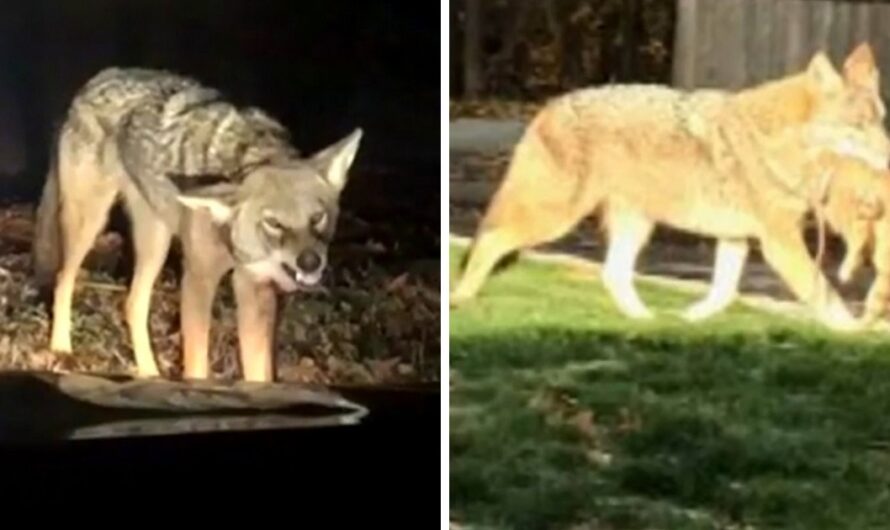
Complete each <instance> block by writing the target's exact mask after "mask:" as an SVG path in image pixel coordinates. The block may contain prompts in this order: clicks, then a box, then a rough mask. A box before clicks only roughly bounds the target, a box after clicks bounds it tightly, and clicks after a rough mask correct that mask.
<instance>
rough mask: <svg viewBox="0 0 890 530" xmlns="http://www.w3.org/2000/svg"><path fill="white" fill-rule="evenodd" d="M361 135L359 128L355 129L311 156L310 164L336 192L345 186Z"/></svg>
mask: <svg viewBox="0 0 890 530" xmlns="http://www.w3.org/2000/svg"><path fill="white" fill-rule="evenodd" d="M362 134H363V132H362V130H361V128H357V129H356V130H354V131H352V133H350V135H349V136H347V137H346V138H343V139H342V140H340V141H339V142H337V143H335V144H333V145H331V146H329V147H326V148H324V149H322V150H321V151H319V152H317V153H315V154H314V155H312V158H311V162H312V164H314V165H315V167H317V168H318V169H319V171H321V174H322V176H323V177H324V178H325V180H327V181H328V182H329V183H330V184H331V185H332V186H333V187H334V188H335V189H336V190H337V191H340V190H342V189H343V187H344V186H345V185H346V179H347V176H348V173H349V168H350V166H352V161H353V160H355V154H356V152H358V144H359V141H360V140H361V138H362Z"/></svg>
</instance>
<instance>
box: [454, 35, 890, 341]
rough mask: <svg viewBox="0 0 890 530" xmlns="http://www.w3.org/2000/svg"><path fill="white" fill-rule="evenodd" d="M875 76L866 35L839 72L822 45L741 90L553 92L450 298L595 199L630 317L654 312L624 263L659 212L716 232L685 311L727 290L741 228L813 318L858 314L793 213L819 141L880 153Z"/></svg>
mask: <svg viewBox="0 0 890 530" xmlns="http://www.w3.org/2000/svg"><path fill="white" fill-rule="evenodd" d="M878 84H879V73H878V70H877V67H876V66H875V61H874V56H873V54H872V51H871V48H870V47H869V46H868V45H867V44H862V45H860V46H858V47H857V48H856V49H855V50H854V51H853V52H852V53H851V54H850V55H849V57H847V59H846V61H845V64H844V72H843V75H841V74H840V73H838V71H837V70H836V69H835V68H834V66H833V65H832V64H831V62H830V61H829V60H828V58H827V57H826V56H825V55H824V54H823V53H817V54H815V55H814V56H813V58H812V59H811V60H810V62H809V64H808V66H807V68H806V69H805V70H804V71H802V72H799V73H796V74H794V75H791V76H788V77H786V78H784V79H780V80H775V81H771V82H767V83H764V84H762V85H759V86H756V87H752V88H749V89H747V90H741V91H739V92H736V93H730V92H726V91H718V90H699V91H692V92H685V91H680V90H673V89H670V88H668V87H661V86H614V87H607V88H594V89H585V90H578V91H575V92H572V93H569V94H566V95H563V96H561V97H558V98H556V99H554V100H553V101H550V102H549V103H548V104H547V105H546V106H545V107H544V109H543V110H541V111H540V112H539V113H538V115H537V116H536V117H535V118H534V119H533V120H532V122H531V124H530V125H529V126H528V129H527V130H526V132H525V133H524V135H523V137H522V139H521V140H520V142H519V143H518V145H517V146H516V148H515V150H514V153H513V158H512V160H511V162H510V166H509V168H508V170H507V175H506V177H505V179H504V181H503V182H502V184H501V186H500V187H499V189H498V190H497V192H496V193H495V195H494V197H493V199H492V201H491V204H490V205H489V207H488V209H487V211H486V213H485V216H484V218H483V220H482V223H481V225H480V227H479V229H478V232H477V234H476V236H475V238H474V241H473V245H472V246H471V249H470V252H469V255H468V259H467V261H466V266H465V267H464V268H463V271H462V276H461V277H460V279H459V282H458V284H457V286H456V288H455V289H454V291H453V293H452V296H451V303H452V305H457V304H460V303H461V302H464V301H466V300H469V299H471V298H473V297H474V296H475V295H476V293H477V292H478V290H479V289H480V288H481V286H482V285H483V283H484V281H485V279H486V278H487V276H488V275H489V273H490V272H491V270H492V268H493V266H494V265H495V264H496V263H497V262H498V261H499V260H500V259H501V258H502V257H503V256H505V255H506V254H508V253H511V252H513V251H515V250H517V249H520V248H523V247H529V246H534V245H538V244H542V243H545V242H547V241H551V240H553V239H556V238H558V237H561V236H562V235H563V234H565V233H566V232H568V231H569V230H570V229H572V228H573V227H574V226H575V225H576V224H577V223H578V222H579V221H580V220H581V219H582V218H584V217H586V216H589V215H593V214H595V213H598V212H599V213H602V218H603V223H604V225H605V228H606V231H607V233H608V236H609V246H608V250H607V252H606V258H605V265H604V268H603V282H604V283H605V286H606V289H607V291H608V292H609V294H610V296H611V297H612V299H613V300H614V302H615V303H616V305H617V306H618V308H619V309H620V311H621V312H622V313H624V314H625V315H627V316H629V317H634V318H649V317H651V312H650V311H649V309H648V308H647V307H646V306H645V305H644V304H643V302H642V300H641V299H640V297H639V295H638V294H637V292H636V290H635V288H634V285H633V272H634V267H635V264H636V260H637V256H638V254H639V252H640V251H641V250H642V248H643V247H644V246H645V244H646V242H647V240H648V238H649V236H650V234H651V232H652V230H653V227H654V226H655V224H656V223H663V224H665V225H669V226H672V227H674V228H676V229H680V230H685V231H688V232H691V233H696V234H700V235H704V236H710V237H715V238H716V239H717V241H718V244H717V251H716V261H715V267H714V276H713V283H712V286H711V290H710V292H709V293H708V294H707V295H706V296H705V298H704V299H702V300H701V301H699V302H698V303H696V304H695V305H693V306H691V307H690V308H689V309H688V310H687V311H686V313H685V315H684V316H685V317H686V318H687V319H689V320H699V319H703V318H707V317H709V316H711V315H713V314H715V313H717V312H719V311H722V310H723V309H724V308H726V307H727V306H728V305H729V304H730V303H731V301H732V300H733V299H734V297H735V295H736V293H737V284H738V280H739V277H740V275H741V272H742V268H743V265H744V262H745V260H746V257H747V254H748V245H749V243H748V240H749V239H751V238H756V239H757V240H759V241H760V243H761V246H762V250H763V253H764V256H765V258H766V260H767V262H768V263H769V264H770V265H771V266H772V267H773V268H774V269H775V270H776V272H777V273H778V274H779V275H780V276H781V277H782V279H783V280H784V281H785V282H786V283H787V284H788V285H789V287H790V288H791V290H792V291H793V292H794V294H795V295H796V296H797V297H798V298H799V299H801V300H802V301H804V302H805V303H807V304H808V305H809V306H810V307H811V308H812V309H813V310H815V312H816V314H817V316H818V318H819V319H820V320H821V321H823V322H824V323H826V324H827V325H829V326H831V327H835V328H838V329H851V328H856V327H858V326H859V324H860V323H859V322H857V321H856V320H855V319H854V318H853V316H852V315H851V314H850V312H849V311H848V309H847V307H846V306H845V304H844V303H843V300H842V299H841V298H840V296H839V295H838V294H836V292H835V291H834V290H833V289H832V287H831V286H830V284H828V282H827V279H826V278H825V277H824V276H823V275H822V273H821V271H820V270H819V268H818V266H817V265H816V264H815V263H814V260H813V259H812V258H811V257H810V255H809V253H808V251H807V248H806V245H805V244H804V240H803V237H802V227H801V223H802V220H803V219H804V217H805V215H806V213H807V212H808V211H810V210H811V209H812V207H813V204H814V200H815V198H816V197H817V196H818V194H819V192H820V187H822V186H824V185H823V184H822V183H821V182H820V179H819V178H816V175H817V174H818V173H819V172H818V171H814V169H813V164H812V161H813V160H814V159H815V158H816V157H817V156H819V153H823V152H835V153H839V154H843V155H845V156H853V157H857V158H860V159H863V160H867V161H868V162H869V163H870V164H871V165H873V166H877V167H882V168H886V167H887V161H888V157H890V140H888V137H887V133H886V131H885V130H884V126H883V119H884V116H885V112H886V111H885V107H884V105H883V103H882V101H881V99H880V95H879V86H878Z"/></svg>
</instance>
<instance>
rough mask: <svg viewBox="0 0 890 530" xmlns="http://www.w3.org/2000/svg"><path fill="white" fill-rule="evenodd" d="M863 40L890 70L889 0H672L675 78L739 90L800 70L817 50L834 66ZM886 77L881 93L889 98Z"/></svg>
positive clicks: (684, 84) (691, 84) (693, 84)
mask: <svg viewBox="0 0 890 530" xmlns="http://www.w3.org/2000/svg"><path fill="white" fill-rule="evenodd" d="M862 41H868V42H870V43H871V44H872V46H873V47H874V50H875V53H876V55H877V59H878V62H879V63H880V67H881V71H882V72H890V3H884V2H867V1H850V0H677V26H676V34H675V42H674V64H673V83H674V84H675V85H677V86H680V87H684V88H693V87H715V88H739V87H742V86H746V85H751V84H754V83H758V82H761V81H764V80H767V79H771V78H775V77H780V76H783V75H785V74H787V73H789V72H793V71H795V70H800V69H801V68H803V67H804V66H805V65H806V63H807V62H808V61H809V59H810V57H811V56H812V54H813V53H815V52H816V51H818V50H824V51H826V52H828V54H829V56H830V57H831V59H832V61H833V62H834V63H835V64H836V65H837V66H838V68H840V66H841V65H842V64H843V60H844V58H845V57H846V55H847V54H848V53H849V52H850V51H851V50H852V49H853V47H854V46H856V45H857V44H858V43H860V42H862ZM888 79H890V75H886V74H885V75H884V76H883V79H882V92H883V95H884V97H885V98H887V97H888V96H890V81H888Z"/></svg>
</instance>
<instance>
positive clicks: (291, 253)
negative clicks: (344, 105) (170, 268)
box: [179, 129, 362, 292]
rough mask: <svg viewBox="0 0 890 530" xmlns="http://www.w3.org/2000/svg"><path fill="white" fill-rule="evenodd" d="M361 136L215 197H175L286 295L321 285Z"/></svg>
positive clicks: (263, 170)
mask: <svg viewBox="0 0 890 530" xmlns="http://www.w3.org/2000/svg"><path fill="white" fill-rule="evenodd" d="M361 136H362V130H361V129H356V130H355V131H353V132H352V133H351V134H349V135H348V136H347V137H345V138H343V139H342V140H340V141H338V142H336V143H334V144H333V145H331V146H329V147H327V148H325V149H322V150H321V151H319V152H317V153H316V154H314V155H312V156H310V157H308V158H301V159H289V160H286V161H283V162H275V163H270V164H267V165H263V166H260V167H258V168H254V169H252V170H251V171H250V172H249V173H248V174H247V175H246V176H245V177H244V180H243V181H242V183H241V184H240V185H239V186H237V187H232V188H231V189H229V190H228V192H223V193H221V194H217V195H215V196H207V195H204V196H195V195H180V196H179V201H180V203H182V204H184V205H185V206H186V207H188V208H191V209H203V210H205V211H207V212H209V214H210V216H211V218H212V219H213V221H214V222H215V223H216V224H217V225H220V226H221V227H222V228H223V229H224V238H225V239H227V242H228V244H229V246H230V249H231V252H232V255H233V257H234V259H235V262H236V266H238V267H242V268H243V269H245V270H247V271H248V272H249V273H250V274H251V276H253V277H254V278H255V280H256V281H257V282H258V283H265V282H272V283H274V284H275V285H276V286H277V287H278V288H279V289H281V290H282V291H286V292H291V291H295V290H297V289H298V288H300V287H310V286H313V285H315V284H317V283H318V282H319V280H320V279H321V276H322V272H323V271H324V268H325V265H326V264H327V251H328V245H329V244H330V242H331V239H332V238H333V235H334V229H335V226H336V222H337V215H338V212H339V208H338V202H339V197H340V192H341V191H342V190H343V187H344V186H345V184H346V180H347V175H348V171H349V168H350V166H351V165H352V162H353V160H354V158H355V155H356V152H357V150H358V146H359V141H360V140H361Z"/></svg>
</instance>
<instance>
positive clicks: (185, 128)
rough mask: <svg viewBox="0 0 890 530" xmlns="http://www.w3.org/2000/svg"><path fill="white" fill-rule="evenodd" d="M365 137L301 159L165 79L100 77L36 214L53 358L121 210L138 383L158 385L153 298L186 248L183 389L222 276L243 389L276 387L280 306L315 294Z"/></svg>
mask: <svg viewBox="0 0 890 530" xmlns="http://www.w3.org/2000/svg"><path fill="white" fill-rule="evenodd" d="M361 136H362V130H361V129H360V128H356V129H355V130H354V131H353V132H352V133H351V134H349V135H348V136H346V137H345V138H343V139H342V140H340V141H338V142H336V143H334V144H332V145H330V146H329V147H327V148H325V149H322V150H321V151H319V152H317V153H315V154H314V155H312V156H309V157H303V156H302V155H301V153H300V152H299V151H298V150H297V149H296V148H295V147H293V146H292V145H291V142H290V140H289V135H288V132H287V131H286V129H285V128H284V127H283V126H282V125H281V124H279V123H278V122H277V121H275V120H274V119H273V118H271V117H270V116H268V115H267V114H265V113H264V112H262V111H260V110H258V109H255V108H237V107H235V106H233V105H232V104H231V103H229V102H228V101H227V100H226V99H225V98H224V97H223V96H222V95H221V94H220V93H219V92H218V91H216V90H214V89H211V88H208V87H206V86H203V85H202V84H200V83H199V82H198V81H196V80H194V79H191V78H188V77H184V76H181V75H178V74H175V73H172V72H167V71H158V70H149V69H138V68H132V69H122V68H108V69H105V70H103V71H101V72H99V73H98V74H97V75H96V76H95V77H93V78H92V79H91V80H89V81H88V82H87V83H86V84H85V86H83V87H82V88H81V89H80V91H79V92H78V93H77V94H76V95H75V97H74V99H73V102H72V104H71V105H70V107H69V109H68V113H67V118H66V120H65V121H64V123H63V124H62V127H61V129H60V130H59V133H58V138H57V140H56V141H55V144H54V145H53V151H52V165H51V168H50V171H49V176H48V178H47V181H46V183H45V185H44V189H43V195H42V198H41V201H40V205H39V207H38V212H37V226H36V234H35V243H34V249H33V258H34V267H35V275H36V279H37V281H38V283H39V284H40V285H42V286H44V287H48V288H50V289H52V290H53V293H52V294H53V306H52V309H53V319H52V338H51V343H50V347H51V348H52V349H53V350H55V351H59V352H70V351H71V350H72V348H71V303H72V296H73V292H74V284H75V278H76V276H77V273H78V270H79V269H80V267H81V264H82V262H83V260H84V258H85V256H86V255H87V253H88V251H89V250H90V248H91V246H92V244H93V242H94V240H95V238H96V236H97V235H98V234H99V232H100V231H101V230H102V229H103V227H104V226H105V224H106V222H107V219H108V212H109V211H110V209H111V207H112V206H113V204H114V203H115V202H116V200H117V199H119V198H122V199H123V201H124V204H125V206H126V210H127V211H128V214H129V217H130V220H131V225H132V235H133V242H134V249H135V256H136V263H135V271H134V274H133V279H132V283H131V285H130V289H129V293H128V297H127V301H126V319H127V323H128V326H129V328H130V336H131V340H132V343H133V352H134V356H135V359H136V365H137V374H138V376H140V377H151V376H158V375H160V374H159V370H158V366H157V363H156V360H155V357H154V354H153V352H152V347H151V341H150V338H149V329H148V315H149V309H150V298H151V291H152V288H153V285H154V282H155V280H156V278H157V276H158V274H159V272H160V270H161V267H162V265H163V263H164V261H165V258H166V256H167V253H168V250H169V247H170V243H171V239H172V237H173V236H176V237H177V238H178V239H179V241H180V242H181V244H182V252H183V276H182V285H181V289H182V294H181V307H180V311H181V317H180V318H181V327H182V337H183V357H184V360H183V364H184V376H185V377H186V378H193V379H206V378H207V377H208V375H209V373H208V372H209V362H208V335H209V329H210V320H211V306H212V303H213V298H214V293H215V292H216V289H217V287H218V285H219V283H220V281H221V280H222V278H223V276H224V275H225V274H226V273H227V272H229V271H232V285H233V289H234V293H235V298H236V302H237V304H238V330H239V333H238V334H239V346H240V355H241V364H242V370H243V376H244V378H245V379H246V380H249V381H270V380H272V379H274V358H273V348H274V334H275V326H276V318H277V295H278V294H279V293H281V292H293V291H296V290H299V289H301V288H307V287H310V286H313V285H315V284H317V283H318V281H319V279H320V278H321V276H322V271H323V270H324V269H325V266H326V263H327V249H328V244H329V243H330V241H331V238H332V236H333V233H334V229H335V225H336V222H337V215H338V199H339V196H340V192H341V190H342V189H343V187H344V185H345V184H346V181H347V174H348V170H349V168H350V166H351V165H352V162H353V159H354V158H355V155H356V152H357V149H358V145H359V141H360V139H361Z"/></svg>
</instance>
